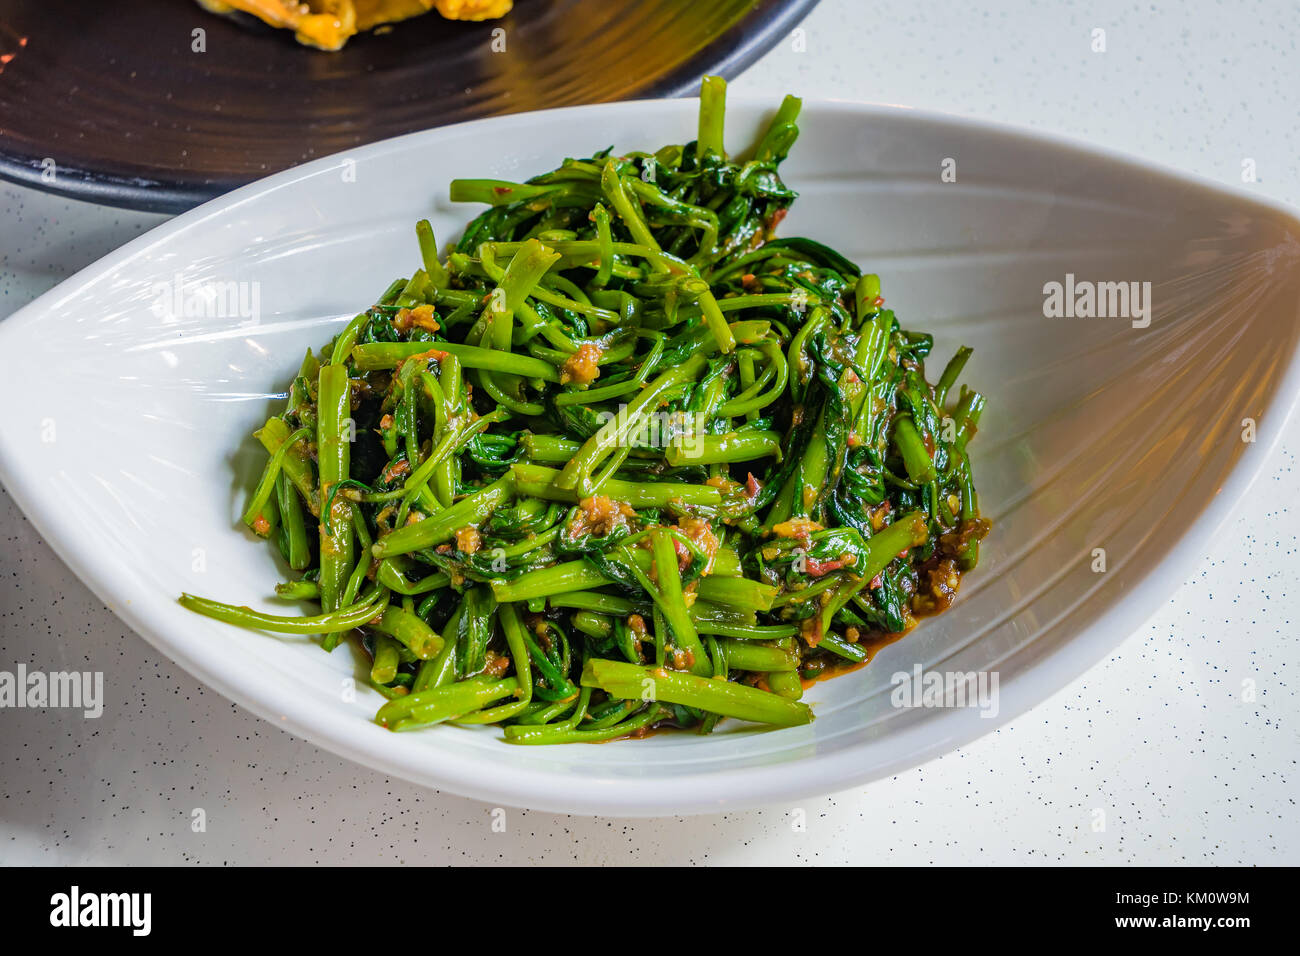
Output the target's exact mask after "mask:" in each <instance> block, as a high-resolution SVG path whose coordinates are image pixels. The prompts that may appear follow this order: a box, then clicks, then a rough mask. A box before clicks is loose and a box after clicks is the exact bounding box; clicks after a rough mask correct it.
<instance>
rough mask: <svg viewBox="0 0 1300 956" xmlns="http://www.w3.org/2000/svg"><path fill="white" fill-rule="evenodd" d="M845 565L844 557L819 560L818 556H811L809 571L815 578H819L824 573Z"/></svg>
mask: <svg viewBox="0 0 1300 956" xmlns="http://www.w3.org/2000/svg"><path fill="white" fill-rule="evenodd" d="M844 565H845V561H844V559H843V558H836V559H835V560H834V561H818V560H817V559H816V558H809V559H808V573H809V574H810V575H812V576H813V577H815V578H819V577H821V576H822V575H823V574H830V573H831V572H832V571H838V570H839V569H840V568H842V567H844Z"/></svg>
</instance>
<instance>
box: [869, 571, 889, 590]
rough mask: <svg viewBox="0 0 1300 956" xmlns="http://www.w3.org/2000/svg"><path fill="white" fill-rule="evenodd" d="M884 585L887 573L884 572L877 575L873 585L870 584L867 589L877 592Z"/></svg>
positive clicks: (872, 581)
mask: <svg viewBox="0 0 1300 956" xmlns="http://www.w3.org/2000/svg"><path fill="white" fill-rule="evenodd" d="M884 583H885V573H884V572H883V571H882V572H881V573H880V574H877V575H876V576H875V577H874V578H872V579H871V583H870V584H868V585H867V587H869V588H870V589H871V590H873V591H875V590H876V589H877V588H879V587H880V586H881V585H883V584H884Z"/></svg>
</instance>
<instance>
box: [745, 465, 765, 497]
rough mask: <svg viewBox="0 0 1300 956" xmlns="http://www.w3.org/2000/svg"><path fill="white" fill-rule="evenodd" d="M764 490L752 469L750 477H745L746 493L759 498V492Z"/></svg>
mask: <svg viewBox="0 0 1300 956" xmlns="http://www.w3.org/2000/svg"><path fill="white" fill-rule="evenodd" d="M762 490H763V486H762V485H760V484H759V483H758V479H757V478H755V477H754V473H753V472H752V471H751V472H750V473H749V477H748V478H746V479H745V493H746V494H748V495H749V497H750V498H757V497H758V493H759V492H760V491H762Z"/></svg>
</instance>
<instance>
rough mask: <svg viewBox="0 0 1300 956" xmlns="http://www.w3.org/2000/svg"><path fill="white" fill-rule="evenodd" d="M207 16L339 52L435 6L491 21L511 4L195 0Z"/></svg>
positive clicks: (498, 0) (457, 16)
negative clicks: (238, 18) (260, 25)
mask: <svg viewBox="0 0 1300 956" xmlns="http://www.w3.org/2000/svg"><path fill="white" fill-rule="evenodd" d="M198 2H199V5H200V6H202V7H203V8H204V9H206V10H210V11H212V12H213V13H230V12H232V11H235V10H238V11H241V12H243V13H248V14H252V15H253V16H255V17H257V18H258V19H259V20H261V21H263V22H264V23H267V24H270V25H271V26H273V27H276V28H279V29H285V30H292V31H293V32H294V36H295V38H297V40H298V42H299V43H302V44H304V45H306V46H314V47H316V48H318V49H321V50H340V49H342V48H343V45H344V44H345V43H347V42H348V39H349V38H350V37H352V36H353V35H355V34H357V33H359V32H360V31H362V30H370V29H372V28H374V27H377V26H381V25H383V24H385V23H396V22H397V21H399V20H406V19H408V18H410V17H418V16H419V15H420V14H422V13H428V12H429V11H430V10H432V9H434V8H436V9H437V10H438V12H439V13H441V14H442V15H443V16H444V17H446V18H447V19H449V20H495V19H497V18H498V17H503V16H505V15H506V14H507V13H509V12H510V8H511V6H512V0H305V2H302V0H198Z"/></svg>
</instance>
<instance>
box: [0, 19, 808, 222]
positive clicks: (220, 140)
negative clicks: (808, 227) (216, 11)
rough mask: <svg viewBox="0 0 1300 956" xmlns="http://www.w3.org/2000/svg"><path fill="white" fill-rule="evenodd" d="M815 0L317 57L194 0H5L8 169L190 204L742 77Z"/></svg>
mask: <svg viewBox="0 0 1300 956" xmlns="http://www.w3.org/2000/svg"><path fill="white" fill-rule="evenodd" d="M815 5H816V0H709V2H708V3H700V2H698V0H620V2H619V3H592V2H590V0H517V2H516V3H515V8H514V10H513V11H512V12H511V13H509V14H508V15H507V16H506V17H505V18H503V19H501V20H489V21H484V22H481V23H468V22H457V21H451V20H446V19H444V18H443V17H441V16H440V15H439V14H437V13H436V12H433V13H429V14H426V15H424V16H420V17H416V18H414V19H411V20H406V21H403V22H401V23H397V24H394V25H393V26H392V28H391V29H388V30H384V31H382V32H379V33H367V34H362V35H360V36H356V37H353V38H352V39H351V40H350V41H349V42H348V44H347V46H346V47H344V48H343V50H341V51H339V52H337V53H323V52H320V51H316V50H311V49H307V48H305V47H302V46H300V45H299V44H297V43H296V42H294V39H293V36H292V34H291V32H290V31H288V30H272V29H271V28H270V27H267V26H265V25H264V24H262V23H261V22H260V21H258V20H256V19H255V18H253V17H247V16H244V17H236V18H228V17H219V16H215V15H213V14H210V13H208V12H206V11H204V10H202V9H200V8H199V6H198V5H197V4H196V3H195V2H194V0H166V2H160V0H113V2H112V3H98V4H90V3H87V2H86V0H10V2H7V3H5V4H4V6H3V11H2V12H0V178H4V179H9V180H12V181H15V182H20V183H24V184H26V185H29V186H33V187H35V188H37V189H45V190H50V191H53V192H57V193H62V194H64V195H69V196H73V197H74V198H78V199H86V200H89V201H91V202H98V203H105V204H108V205H114V206H126V207H129V208H132V209H144V210H150V211H155V212H181V211H183V210H185V209H189V208H191V207H192V206H195V205H197V204H198V203H201V202H203V201H204V200H207V199H211V198H212V197H214V196H219V195H221V194H222V193H225V192H228V191H229V190H231V189H234V188H235V187H237V186H242V185H244V184H245V183H248V182H251V181H252V180H254V179H260V178H261V177H263V176H266V175H268V174H270V173H274V172H278V171H279V170H282V169H287V168H288V167H290V166H294V165H297V164H299V163H303V162H307V161H310V160H313V159H315V158H316V157H318V156H326V155H329V154H332V153H336V152H338V151H339V150H343V149H352V148H354V147H357V146H360V145H363V144H365V143H372V142H375V141H376V140H380V139H385V138H387V137H390V136H397V135H399V134H401V133H408V132H411V131H412V130H420V129H427V128H429V127H431V126H440V125H444V124H448V123H456V122H461V121H463V120H470V119H475V118H478V117H482V116H493V115H497V114H502V113H518V112H522V111H524V110H539V109H547V108H550V107H557V106H570V105H574V104H579V103H604V102H608V101H612V100H628V99H634V98H638V97H655V96H679V95H683V94H687V93H693V92H694V91H695V90H696V89H697V88H698V87H699V81H700V74H702V73H718V74H721V75H723V76H726V77H732V76H735V75H736V74H738V73H739V72H740V71H741V70H743V69H744V68H745V67H747V66H748V65H749V64H750V63H752V62H754V61H755V60H756V59H758V57H759V56H761V55H762V54H763V53H765V52H767V50H769V49H771V47H772V46H773V45H774V44H776V43H777V42H778V41H779V40H780V39H781V38H782V37H784V36H786V35H787V34H788V33H789V32H790V30H791V29H793V28H794V26H795V25H796V24H797V23H798V22H799V21H800V20H801V19H802V18H803V17H804V16H805V15H806V14H807V13H808V11H809V10H810V9H812V7H813V6H815ZM70 24H71V25H73V26H72V27H71V28H70V26H69V25H70ZM197 31H202V33H201V41H202V42H201V43H200V42H199V38H197V37H196V36H195V34H196V32H197ZM198 46H201V47H202V49H201V50H199V49H197V47H198Z"/></svg>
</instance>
